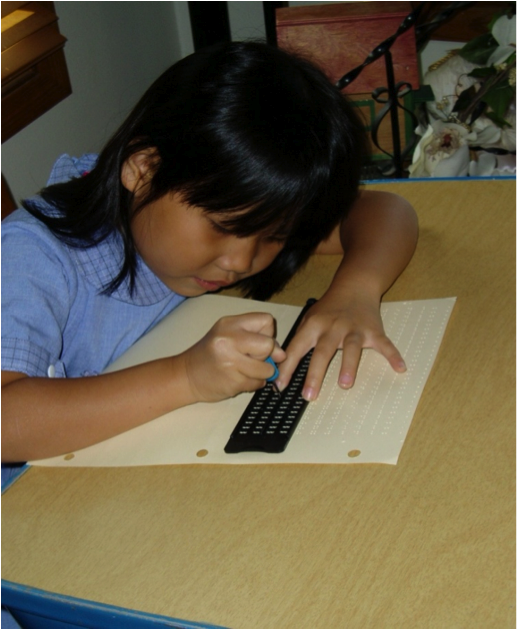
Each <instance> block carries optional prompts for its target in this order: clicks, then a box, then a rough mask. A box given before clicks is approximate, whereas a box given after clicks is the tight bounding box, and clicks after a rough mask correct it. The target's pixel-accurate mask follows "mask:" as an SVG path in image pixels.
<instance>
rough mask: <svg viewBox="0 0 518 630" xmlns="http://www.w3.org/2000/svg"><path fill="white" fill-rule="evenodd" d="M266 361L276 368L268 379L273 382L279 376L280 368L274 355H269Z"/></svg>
mask: <svg viewBox="0 0 518 630" xmlns="http://www.w3.org/2000/svg"><path fill="white" fill-rule="evenodd" d="M265 362H266V363H269V364H270V365H273V367H274V368H275V372H274V373H273V374H272V376H270V378H267V379H266V380H267V381H268V383H271V382H272V381H274V380H275V379H276V378H277V377H278V376H279V370H278V369H277V365H276V364H275V361H274V360H273V359H272V357H268V358H267V359H265Z"/></svg>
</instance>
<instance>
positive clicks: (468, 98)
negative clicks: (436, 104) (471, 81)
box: [453, 85, 477, 112]
mask: <svg viewBox="0 0 518 630" xmlns="http://www.w3.org/2000/svg"><path fill="white" fill-rule="evenodd" d="M476 95H477V91H476V90H475V86H474V85H472V86H471V87H470V88H468V89H467V90H464V91H463V92H461V93H460V94H459V98H458V99H457V102H456V103H455V105H454V106H453V111H454V112H461V111H462V110H464V109H466V108H467V107H469V106H470V105H471V103H472V102H473V100H474V99H475V97H476Z"/></svg>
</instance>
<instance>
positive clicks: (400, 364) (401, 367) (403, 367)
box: [397, 359, 407, 372]
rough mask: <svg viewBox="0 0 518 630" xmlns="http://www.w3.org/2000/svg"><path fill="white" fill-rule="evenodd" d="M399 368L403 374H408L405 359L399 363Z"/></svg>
mask: <svg viewBox="0 0 518 630" xmlns="http://www.w3.org/2000/svg"><path fill="white" fill-rule="evenodd" d="M397 365H398V368H399V369H400V370H401V371H402V372H406V369H407V367H406V363H405V362H404V361H403V359H401V361H398V364H397Z"/></svg>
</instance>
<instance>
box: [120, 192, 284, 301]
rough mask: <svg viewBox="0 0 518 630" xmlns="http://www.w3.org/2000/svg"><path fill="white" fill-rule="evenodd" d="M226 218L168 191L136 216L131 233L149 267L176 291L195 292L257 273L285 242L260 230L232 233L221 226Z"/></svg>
mask: <svg viewBox="0 0 518 630" xmlns="http://www.w3.org/2000/svg"><path fill="white" fill-rule="evenodd" d="M225 218H226V216H225V214H220V213H218V214H208V213H207V212H205V211H204V210H203V209H201V208H197V207H193V206H189V205H188V204H186V203H185V202H184V201H183V200H182V197H181V196H180V195H179V194H178V193H170V194H167V195H165V196H164V197H162V198H160V199H158V200H157V201H154V202H151V203H149V204H148V205H146V206H145V207H144V208H143V209H142V210H141V211H140V212H139V213H138V214H137V215H136V216H135V217H134V219H133V222H132V233H133V238H134V240H135V245H136V247H137V250H138V252H139V254H140V255H141V256H142V258H143V260H144V262H145V263H146V264H147V266H148V267H149V268H150V269H151V271H153V272H154V273H155V275H156V276H157V277H158V278H160V280H161V281H162V282H163V283H164V284H165V285H166V286H168V287H169V288H170V289H172V290H173V291H174V292H175V293H178V294H179V295H184V296H186V297H194V296H197V295H202V294H203V293H207V292H209V291H217V290H218V289H220V288H222V287H225V286H228V285H231V284H234V283H236V282H238V281H239V280H243V279H244V278H247V277H249V276H253V275H255V274H256V273H258V272H259V271H262V270H263V269H265V268H266V267H268V265H270V264H271V263H272V262H273V260H274V258H275V257H276V256H277V254H278V253H279V252H280V251H281V249H282V248H283V246H284V242H283V241H279V240H274V239H271V238H268V237H266V236H264V235H260V234H256V235H252V236H246V237H238V236H236V235H234V234H231V233H229V232H228V231H227V230H226V229H225V228H224V226H223V221H224V219H225Z"/></svg>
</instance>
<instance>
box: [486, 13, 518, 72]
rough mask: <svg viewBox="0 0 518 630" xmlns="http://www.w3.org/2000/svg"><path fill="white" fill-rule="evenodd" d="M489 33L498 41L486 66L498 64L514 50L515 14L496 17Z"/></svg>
mask: <svg viewBox="0 0 518 630" xmlns="http://www.w3.org/2000/svg"><path fill="white" fill-rule="evenodd" d="M491 35H492V36H493V37H494V38H495V39H496V41H497V42H498V48H497V49H496V50H495V52H494V53H493V54H492V55H491V57H489V60H488V62H487V65H488V66H498V65H499V64H501V63H503V62H504V61H505V60H506V59H508V58H509V57H510V56H511V55H512V54H513V53H514V52H516V15H513V17H512V18H508V17H507V16H506V15H502V17H500V18H498V20H497V21H496V22H495V23H494V24H493V28H492V29H491Z"/></svg>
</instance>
